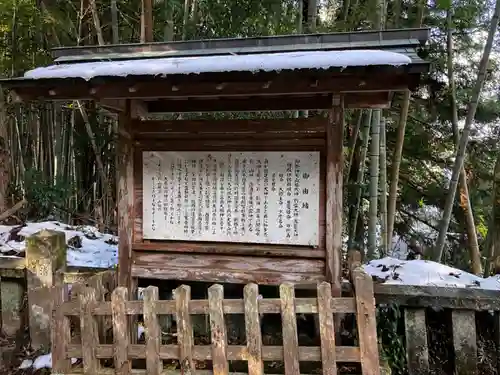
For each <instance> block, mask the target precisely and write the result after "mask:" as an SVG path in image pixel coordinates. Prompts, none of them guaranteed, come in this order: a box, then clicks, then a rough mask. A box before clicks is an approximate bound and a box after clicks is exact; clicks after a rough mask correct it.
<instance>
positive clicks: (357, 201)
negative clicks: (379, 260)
mask: <svg viewBox="0 0 500 375" xmlns="http://www.w3.org/2000/svg"><path fill="white" fill-rule="evenodd" d="M371 118H372V110H368V111H367V112H366V114H365V118H364V120H363V131H362V132H361V142H363V143H362V146H361V148H360V156H359V163H360V166H359V168H358V175H357V177H356V184H355V186H356V191H355V194H354V196H355V198H354V208H353V210H354V215H353V218H352V222H351V225H350V228H351V229H350V233H349V243H348V248H349V249H351V248H352V247H353V245H354V244H355V242H356V240H355V239H356V237H357V236H356V234H357V233H358V228H357V226H358V218H359V216H360V215H359V210H360V209H361V200H362V193H363V177H364V175H365V164H366V163H365V161H366V154H367V153H368V142H369V140H370V123H371ZM362 245H363V244H358V248H359V249H360V250H361V249H363V248H364V246H362ZM363 254H364V251H363Z"/></svg>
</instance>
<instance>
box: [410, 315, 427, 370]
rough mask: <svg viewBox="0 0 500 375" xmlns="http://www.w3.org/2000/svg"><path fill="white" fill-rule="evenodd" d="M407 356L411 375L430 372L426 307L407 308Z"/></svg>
mask: <svg viewBox="0 0 500 375" xmlns="http://www.w3.org/2000/svg"><path fill="white" fill-rule="evenodd" d="M404 320H405V336H406V357H407V360H408V374H409V375H425V374H429V370H430V369H429V348H428V346H427V326H426V325H425V309H414V308H405V310H404Z"/></svg>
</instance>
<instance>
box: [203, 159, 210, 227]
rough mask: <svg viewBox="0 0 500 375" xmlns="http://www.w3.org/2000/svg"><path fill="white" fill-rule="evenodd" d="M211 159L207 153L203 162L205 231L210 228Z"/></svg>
mask: <svg viewBox="0 0 500 375" xmlns="http://www.w3.org/2000/svg"><path fill="white" fill-rule="evenodd" d="M211 161H212V157H211V156H210V155H208V158H207V161H206V163H205V190H204V201H205V205H204V206H205V207H204V212H205V216H204V218H203V219H204V220H203V225H204V227H203V228H204V230H205V232H208V231H209V230H210V197H211V196H212V195H211V194H210V193H211V191H210V189H211V186H212V181H211V178H210V163H211Z"/></svg>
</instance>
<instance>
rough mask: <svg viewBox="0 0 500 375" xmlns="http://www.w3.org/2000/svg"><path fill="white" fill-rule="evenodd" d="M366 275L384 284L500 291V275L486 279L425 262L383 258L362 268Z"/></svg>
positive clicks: (442, 265)
mask: <svg viewBox="0 0 500 375" xmlns="http://www.w3.org/2000/svg"><path fill="white" fill-rule="evenodd" d="M364 269H365V271H366V272H367V273H368V274H370V275H371V276H372V277H375V279H376V280H377V281H378V282H384V283H385V284H400V285H420V286H440V287H456V288H481V289H489V290H499V291H500V275H495V276H491V277H488V278H486V279H484V278H482V277H479V276H475V275H473V274H471V273H468V272H465V271H461V270H459V269H456V268H453V267H449V266H446V265H444V264H440V263H436V262H432V261H428V260H408V261H404V260H400V259H396V258H391V257H387V258H382V259H378V260H372V261H371V262H369V263H368V264H366V265H365V266H364Z"/></svg>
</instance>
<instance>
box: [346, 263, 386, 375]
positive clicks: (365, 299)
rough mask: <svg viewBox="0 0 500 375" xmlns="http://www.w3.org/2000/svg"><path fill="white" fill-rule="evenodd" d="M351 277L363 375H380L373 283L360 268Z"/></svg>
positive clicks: (353, 271)
mask: <svg viewBox="0 0 500 375" xmlns="http://www.w3.org/2000/svg"><path fill="white" fill-rule="evenodd" d="M351 275H352V280H353V283H354V291H355V298H356V322H357V325H358V338H359V349H360V354H361V371H362V374H363V375H380V361H379V357H378V340H377V322H376V320H375V298H374V296H373V281H372V279H371V277H370V276H369V275H368V274H367V273H366V272H365V271H363V269H362V268H360V267H358V268H355V269H354V270H352V272H351Z"/></svg>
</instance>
